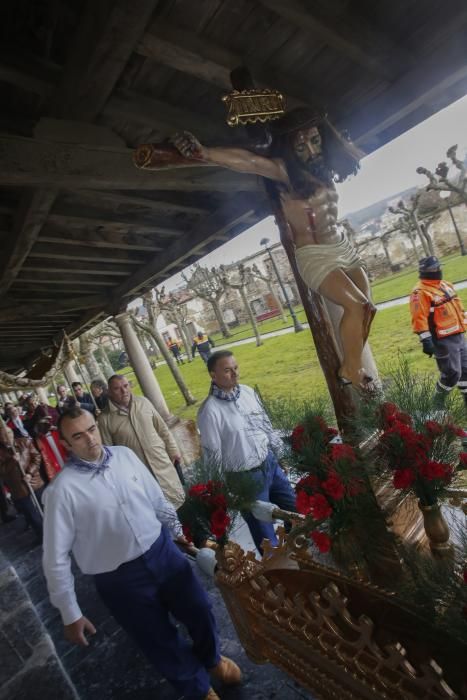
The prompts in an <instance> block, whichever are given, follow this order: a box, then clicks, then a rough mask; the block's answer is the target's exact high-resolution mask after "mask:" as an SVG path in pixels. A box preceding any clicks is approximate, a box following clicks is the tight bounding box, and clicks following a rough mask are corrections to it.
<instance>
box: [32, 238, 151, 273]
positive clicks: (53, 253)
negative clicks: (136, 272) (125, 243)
mask: <svg viewBox="0 0 467 700" xmlns="http://www.w3.org/2000/svg"><path fill="white" fill-rule="evenodd" d="M132 255H134V253H133V254H131V253H130V252H126V251H124V250H120V249H118V250H115V249H114V248H106V249H105V252H104V251H102V252H101V251H100V250H99V249H92V248H89V247H84V246H79V245H76V246H73V248H70V247H69V246H68V245H64V243H63V242H62V243H61V244H60V248H57V246H56V245H53V246H51V245H49V244H47V243H44V244H42V243H40V242H39V243H36V245H35V246H34V248H33V249H32V251H31V253H30V255H29V258H28V260H33V259H38V260H44V259H45V260H48V261H49V260H57V268H58V269H59V268H60V266H61V264H62V263H61V262H60V261H62V260H69V259H70V258H71V257H72V258H73V260H76V261H80V262H83V263H86V262H91V263H93V262H96V263H99V262H103V263H121V262H124V263H125V264H126V265H135V266H136V265H140V264H141V263H142V262H143V259H142V257H141V256H138V257H136V256H135V257H132Z"/></svg>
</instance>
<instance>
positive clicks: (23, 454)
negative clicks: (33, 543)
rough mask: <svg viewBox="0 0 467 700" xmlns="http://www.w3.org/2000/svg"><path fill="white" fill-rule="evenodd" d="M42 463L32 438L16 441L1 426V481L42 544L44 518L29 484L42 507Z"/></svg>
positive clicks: (11, 432)
mask: <svg viewBox="0 0 467 700" xmlns="http://www.w3.org/2000/svg"><path fill="white" fill-rule="evenodd" d="M40 459H41V458H40V454H39V452H38V451H37V450H36V448H35V447H34V443H33V441H32V439H31V438H26V437H20V438H14V436H13V431H11V430H10V429H9V428H8V427H6V426H4V425H3V424H0V478H1V479H2V480H3V482H4V483H5V485H6V486H7V487H8V489H9V490H10V493H11V498H12V500H13V504H14V506H15V508H16V510H17V511H18V512H19V513H22V514H23V515H24V518H25V520H26V522H27V524H28V525H29V526H30V527H31V528H32V530H33V531H34V533H35V534H36V537H37V541H38V542H39V543H40V542H42V515H41V514H40V512H39V510H38V509H37V507H36V505H35V503H34V500H33V498H32V496H31V492H30V490H29V487H28V484H29V486H30V488H31V489H32V490H33V491H34V494H35V496H36V498H37V500H38V501H39V503H41V496H42V493H43V490H44V482H43V481H42V478H41V476H40V473H39V464H40ZM23 472H24V474H25V475H23Z"/></svg>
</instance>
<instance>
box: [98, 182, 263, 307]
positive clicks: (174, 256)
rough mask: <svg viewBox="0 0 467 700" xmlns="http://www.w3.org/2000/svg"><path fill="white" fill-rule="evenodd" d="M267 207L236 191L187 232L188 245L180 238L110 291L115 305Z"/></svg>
mask: <svg viewBox="0 0 467 700" xmlns="http://www.w3.org/2000/svg"><path fill="white" fill-rule="evenodd" d="M267 208H268V204H267V203H266V202H265V201H264V200H261V199H258V197H255V196H253V195H237V196H234V197H231V198H230V199H229V200H228V201H227V202H226V203H225V204H223V205H222V206H221V207H219V209H218V210H217V211H215V212H213V213H212V214H211V215H210V216H209V217H207V218H206V219H205V220H203V222H202V223H201V224H199V225H198V226H196V227H195V228H194V229H193V230H192V231H189V232H187V236H189V240H190V247H189V248H187V247H186V237H183V238H179V239H178V240H177V241H175V242H174V243H172V244H171V245H170V246H168V247H167V248H166V250H165V251H164V252H163V253H161V254H160V255H158V256H157V258H154V260H151V261H150V262H149V263H148V264H147V265H145V266H144V267H142V268H140V269H139V270H137V271H136V272H135V273H134V274H133V275H132V276H131V277H130V278H129V279H128V280H125V282H123V283H122V284H121V285H119V286H118V287H117V288H116V289H115V290H114V292H113V293H112V298H113V303H114V306H115V305H116V307H117V306H119V305H120V304H121V303H122V299H123V297H125V296H129V295H134V294H136V293H137V292H139V291H140V290H141V289H142V288H144V289H149V288H150V287H151V286H154V285H155V284H157V282H156V280H157V279H162V277H163V275H164V273H165V272H167V271H170V270H172V269H173V268H174V267H175V266H177V265H179V264H181V263H182V262H183V261H184V260H186V259H187V258H190V257H192V256H193V255H194V254H196V253H197V251H202V249H203V248H204V247H205V246H206V245H207V244H208V243H209V242H211V241H214V240H217V238H218V237H219V236H224V235H226V234H228V233H229V232H231V233H232V232H233V230H234V229H235V233H237V232H238V231H237V229H238V228H246V226H247V225H248V224H247V221H249V217H250V216H251V214H252V213H253V212H255V211H258V210H262V209H264V210H265V211H266V210H267Z"/></svg>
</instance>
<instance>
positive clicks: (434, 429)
mask: <svg viewBox="0 0 467 700" xmlns="http://www.w3.org/2000/svg"><path fill="white" fill-rule="evenodd" d="M425 428H426V431H427V432H428V433H429V434H430V435H432V436H434V435H441V433H442V432H443V427H442V426H441V425H440V424H439V423H438V422H437V421H435V420H427V422H426V423H425Z"/></svg>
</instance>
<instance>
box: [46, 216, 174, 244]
mask: <svg viewBox="0 0 467 700" xmlns="http://www.w3.org/2000/svg"><path fill="white" fill-rule="evenodd" d="M70 229H71V231H70ZM101 229H102V242H103V243H105V242H106V238H105V234H106V233H107V234H112V233H114V234H115V242H116V243H117V242H118V238H119V237H122V238H123V237H124V236H125V235H128V234H133V237H134V240H133V242H134V243H137V237H138V234H142V235H144V234H146V236H147V238H146V241H147V244H149V241H151V242H152V243H153V244H154V239H155V238H176V237H177V236H179V235H180V233H181V231H179V230H177V229H174V228H168V227H167V226H157V225H148V224H139V223H138V221H137V220H135V218H134V217H131V216H128V218H124V217H122V216H119V217H115V218H112V217H111V216H110V215H109V218H107V217H106V216H105V215H103V216H102V217H94V216H92V215H91V216H86V214H85V213H84V212H83V215H82V216H80V215H73V214H69V215H68V214H50V216H49V218H48V219H47V230H44V236H47V233H48V232H52V233H53V235H57V233H58V234H59V235H60V236H61V238H62V239H63V242H64V243H65V242H66V241H67V238H68V233H69V232H73V231H74V232H76V231H83V232H85V231H91V230H92V235H93V237H95V239H96V241H99V239H100V236H99V234H100V232H101ZM71 238H73V236H72V237H71ZM41 240H44V239H43V238H42V237H41ZM122 242H124V240H122ZM130 242H131V240H129V241H128V243H130Z"/></svg>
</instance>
